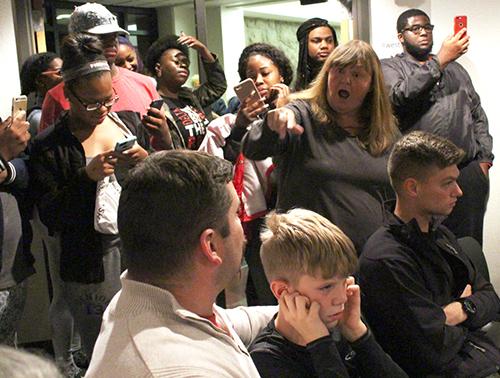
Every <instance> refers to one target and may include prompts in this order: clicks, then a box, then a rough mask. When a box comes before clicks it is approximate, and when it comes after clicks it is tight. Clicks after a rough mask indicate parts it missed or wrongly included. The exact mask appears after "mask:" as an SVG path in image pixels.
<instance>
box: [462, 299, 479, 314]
mask: <svg viewBox="0 0 500 378" xmlns="http://www.w3.org/2000/svg"><path fill="white" fill-rule="evenodd" d="M458 302H460V303H461V304H462V309H463V310H464V312H465V313H466V314H467V316H468V317H472V316H474V315H476V312H477V307H476V305H475V304H474V302H472V301H471V300H470V299H469V298H460V299H459V300H458Z"/></svg>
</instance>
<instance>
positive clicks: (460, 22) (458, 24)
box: [453, 16, 467, 38]
mask: <svg viewBox="0 0 500 378" xmlns="http://www.w3.org/2000/svg"><path fill="white" fill-rule="evenodd" d="M453 24H454V30H455V34H457V33H458V32H459V31H460V30H462V29H463V28H466V27H467V16H455V19H454V22H453ZM465 35H466V34H464V35H463V37H465ZM463 37H462V38H463Z"/></svg>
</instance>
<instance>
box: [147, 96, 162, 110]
mask: <svg viewBox="0 0 500 378" xmlns="http://www.w3.org/2000/svg"><path fill="white" fill-rule="evenodd" d="M163 102H164V101H163V100H162V99H161V98H160V99H158V100H153V101H151V104H149V107H150V108H155V109H158V110H160V109H161V107H162V106H163Z"/></svg>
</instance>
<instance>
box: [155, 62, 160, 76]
mask: <svg viewBox="0 0 500 378" xmlns="http://www.w3.org/2000/svg"><path fill="white" fill-rule="evenodd" d="M155 74H156V77H161V66H160V63H159V62H157V63H156V64H155Z"/></svg>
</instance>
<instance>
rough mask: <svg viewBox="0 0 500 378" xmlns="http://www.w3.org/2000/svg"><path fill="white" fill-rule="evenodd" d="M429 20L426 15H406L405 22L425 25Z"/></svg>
mask: <svg viewBox="0 0 500 378" xmlns="http://www.w3.org/2000/svg"><path fill="white" fill-rule="evenodd" d="M430 22H431V21H430V20H429V18H428V17H427V16H424V15H422V14H419V15H418V16H411V17H408V20H407V24H408V25H410V26H411V25H425V24H428V23H430Z"/></svg>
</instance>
